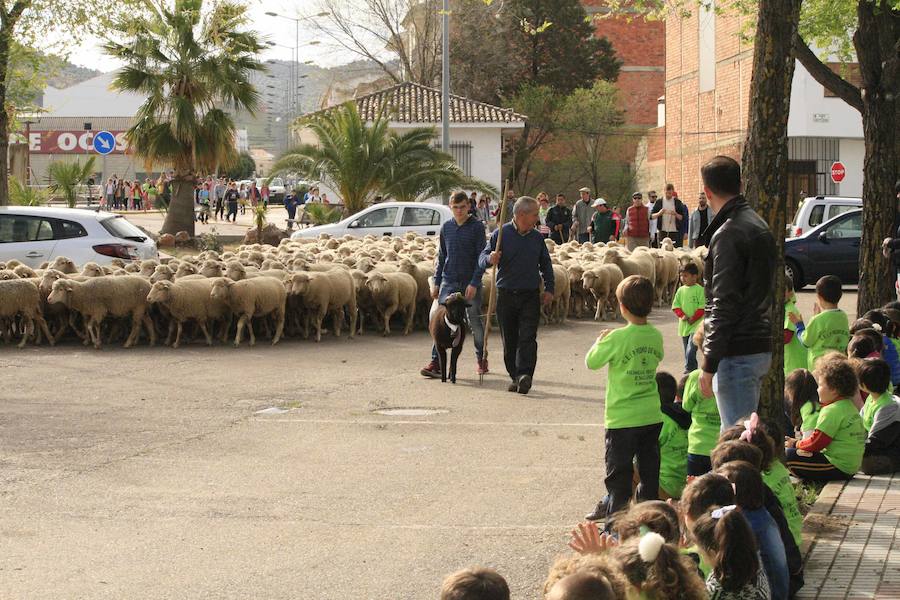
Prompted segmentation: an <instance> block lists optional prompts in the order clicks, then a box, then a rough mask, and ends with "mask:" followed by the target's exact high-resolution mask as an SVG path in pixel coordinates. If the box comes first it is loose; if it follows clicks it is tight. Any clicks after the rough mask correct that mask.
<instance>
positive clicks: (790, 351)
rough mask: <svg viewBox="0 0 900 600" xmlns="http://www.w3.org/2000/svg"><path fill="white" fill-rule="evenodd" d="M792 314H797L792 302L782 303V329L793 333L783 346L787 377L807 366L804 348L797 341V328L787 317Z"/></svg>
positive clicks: (785, 374)
mask: <svg viewBox="0 0 900 600" xmlns="http://www.w3.org/2000/svg"><path fill="white" fill-rule="evenodd" d="M792 312H794V313H799V311H798V310H797V305H796V304H794V301H793V300H788V301H787V302H785V303H784V328H785V329H787V330H788V331H793V332H794V335H793V337H791V341H790V342H788V343H787V344H786V345H785V346H784V376H785V377H787V376H788V375H790V374H791V373H793V372H794V371H795V370H796V369H805V368H806V365H807V360H808V359H807V356H806V348H804V347H803V344H801V343H800V340H799V339H797V326H796V325H794V324H793V323H791V319H790V318H789V317H788V315H790V314H791V313H792Z"/></svg>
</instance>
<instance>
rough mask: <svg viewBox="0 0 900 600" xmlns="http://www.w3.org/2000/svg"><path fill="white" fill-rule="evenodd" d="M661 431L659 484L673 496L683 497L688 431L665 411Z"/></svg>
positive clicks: (685, 478)
mask: <svg viewBox="0 0 900 600" xmlns="http://www.w3.org/2000/svg"><path fill="white" fill-rule="evenodd" d="M662 422H663V426H662V430H661V431H660V432H659V486H660V487H661V488H662V489H663V490H665V492H666V493H667V494H668V495H669V496H671V497H672V498H681V492H682V490H683V489H684V483H685V481H686V480H687V451H688V432H687V429H682V428H681V427H679V426H678V423H676V422H675V421H674V420H673V419H672V417H670V416H668V415H667V414H665V413H663V416H662Z"/></svg>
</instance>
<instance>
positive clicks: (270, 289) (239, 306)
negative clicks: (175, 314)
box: [210, 277, 287, 347]
mask: <svg viewBox="0 0 900 600" xmlns="http://www.w3.org/2000/svg"><path fill="white" fill-rule="evenodd" d="M210 297H211V298H213V299H214V300H219V301H223V302H225V303H226V304H228V306H229V307H230V308H231V311H232V312H233V313H234V314H235V316H237V317H238V323H237V333H236V334H235V337H234V345H235V347H237V346H240V345H241V338H242V337H243V331H244V326H245V325H246V327H247V330H248V331H249V334H250V345H251V346H254V345H255V344H256V336H255V335H254V333H253V323H252V319H253V317H264V316H267V315H273V316H274V317H275V335H274V336H273V338H272V345H275V344H277V343H278V340H280V339H281V334H282V333H283V331H284V315H285V301H286V299H287V290H286V289H285V287H284V284H283V283H282V282H281V281H279V280H277V279H275V278H273V277H254V278H252V279H244V280H242V281H234V280H232V279H228V278H227V277H223V278H219V279H214V280H213V286H212V290H211V291H210Z"/></svg>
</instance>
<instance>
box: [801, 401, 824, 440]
mask: <svg viewBox="0 0 900 600" xmlns="http://www.w3.org/2000/svg"><path fill="white" fill-rule="evenodd" d="M821 411H822V407H821V406H819V403H818V402H814V401H809V402H804V403H803V406H801V407H800V419H801V421H800V431H801V432H803V437H807V436H810V435H812V433H813V431H815V430H816V423H817V422H818V421H819V413H820V412H821Z"/></svg>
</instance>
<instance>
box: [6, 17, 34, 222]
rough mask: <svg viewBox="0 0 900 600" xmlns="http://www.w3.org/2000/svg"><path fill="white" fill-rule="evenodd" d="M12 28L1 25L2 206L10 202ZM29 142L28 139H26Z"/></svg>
mask: <svg viewBox="0 0 900 600" xmlns="http://www.w3.org/2000/svg"><path fill="white" fill-rule="evenodd" d="M10 29H11V27H8V26H6V24H5V23H4V26H3V27H0V206H7V205H8V204H9V171H8V168H9V115H8V114H7V112H6V75H7V71H8V70H9V44H10ZM25 143H28V140H25Z"/></svg>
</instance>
